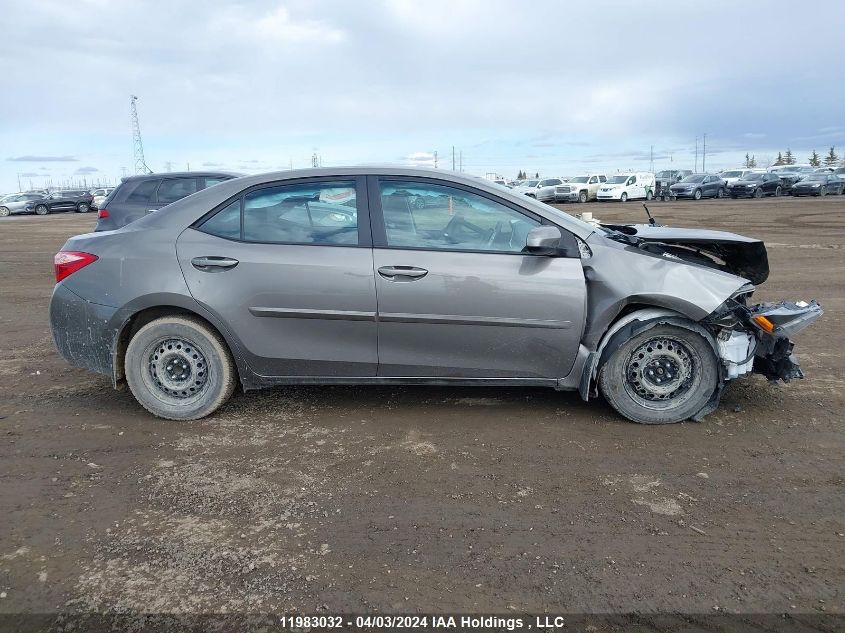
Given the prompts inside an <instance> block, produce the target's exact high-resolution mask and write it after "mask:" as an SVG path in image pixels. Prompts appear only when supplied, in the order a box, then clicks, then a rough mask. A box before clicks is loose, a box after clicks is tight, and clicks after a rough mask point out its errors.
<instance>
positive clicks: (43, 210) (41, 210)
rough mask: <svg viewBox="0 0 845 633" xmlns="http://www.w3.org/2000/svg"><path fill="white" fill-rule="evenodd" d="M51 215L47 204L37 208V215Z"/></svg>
mask: <svg viewBox="0 0 845 633" xmlns="http://www.w3.org/2000/svg"><path fill="white" fill-rule="evenodd" d="M48 213H50V208H49V207H48V206H47V205H46V204H39V205H37V206H36V207H35V214H36V215H47V214H48Z"/></svg>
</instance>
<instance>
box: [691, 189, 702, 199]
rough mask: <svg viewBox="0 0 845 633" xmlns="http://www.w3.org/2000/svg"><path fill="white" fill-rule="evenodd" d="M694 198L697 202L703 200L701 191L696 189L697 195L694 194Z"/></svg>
mask: <svg viewBox="0 0 845 633" xmlns="http://www.w3.org/2000/svg"><path fill="white" fill-rule="evenodd" d="M692 197H693V198H695V199H696V200H701V189H696V190H695V193H694V194H692Z"/></svg>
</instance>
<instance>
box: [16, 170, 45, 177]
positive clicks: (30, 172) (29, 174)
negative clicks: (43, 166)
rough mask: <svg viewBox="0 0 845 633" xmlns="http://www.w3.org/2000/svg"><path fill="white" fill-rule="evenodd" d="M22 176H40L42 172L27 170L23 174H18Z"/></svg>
mask: <svg viewBox="0 0 845 633" xmlns="http://www.w3.org/2000/svg"><path fill="white" fill-rule="evenodd" d="M18 175H19V176H20V177H21V178H40V177H41V174H38V173H36V172H34V171H25V172H23V173H22V174H18Z"/></svg>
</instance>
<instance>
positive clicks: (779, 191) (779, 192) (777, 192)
mask: <svg viewBox="0 0 845 633" xmlns="http://www.w3.org/2000/svg"><path fill="white" fill-rule="evenodd" d="M781 193H783V190H782V189H781V188H780V187H778V188H777V189H775V198H780V194H781Z"/></svg>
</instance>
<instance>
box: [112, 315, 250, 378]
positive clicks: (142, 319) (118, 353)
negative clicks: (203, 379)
mask: <svg viewBox="0 0 845 633" xmlns="http://www.w3.org/2000/svg"><path fill="white" fill-rule="evenodd" d="M177 315H181V316H190V317H193V318H195V319H198V320H200V321H202V322H203V323H204V324H205V325H206V326H207V327H208V328H209V329H211V330H212V331H214V332H216V333H217V334H219V335H220V337H221V338H222V339H223V341H224V343H225V344H226V347H227V348H228V350H229V353H230V354H231V355H232V358H233V360H234V361H235V370H236V372H237V379H238V380H239V381H240V382H241V384H243V379H244V377H246V376H251V372H250V370H249V368H248V367H247V366H246V365H245V364H244V362H243V360H242V358H241V355H240V354H239V353H238V350H239V346H238V343H237V341H235V340H234V339H233V337H232V336H231V335H230V334H229V332H228V331H227V330H226V328H225V327H223V326H222V325H221V324H217V323H215V322H214V320H213V318H209V316H208V315H204V314H202V313H201V312H200V311H199V310H195V309H192V308H191V307H187V306H184V305H178V304H176V303H175V302H174V303H173V304H157V305H150V306H145V307H141V308H138V309H137V310H135V311H132V312H131V313H130V314H129V315H128V316H124V317H123V321H122V323H121V325H120V327H119V328H118V329H117V331H116V334H115V338H114V344H113V351H112V381H113V384H114V386H115V388H117V387H118V386H119V385H121V384H122V383H124V382H125V380H126V374H125V367H124V365H125V361H126V349H127V348H128V346H129V341H131V340H132V337H133V336H135V334H136V333H137V332H138V330H140V329H141V328H142V327H144V326H145V325H147V324H148V323H150V322H152V321H155V320H156V319H159V318H161V317H165V316H177Z"/></svg>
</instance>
